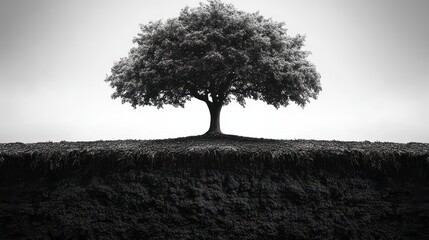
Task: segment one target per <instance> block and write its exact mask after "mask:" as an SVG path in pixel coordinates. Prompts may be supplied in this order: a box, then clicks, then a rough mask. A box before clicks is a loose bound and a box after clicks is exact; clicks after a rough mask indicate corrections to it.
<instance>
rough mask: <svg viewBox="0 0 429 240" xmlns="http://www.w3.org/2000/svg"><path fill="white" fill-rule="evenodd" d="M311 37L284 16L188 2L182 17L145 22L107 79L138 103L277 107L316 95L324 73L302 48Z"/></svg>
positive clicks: (119, 92) (116, 94) (125, 97)
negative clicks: (249, 102) (290, 29)
mask: <svg viewBox="0 0 429 240" xmlns="http://www.w3.org/2000/svg"><path fill="white" fill-rule="evenodd" d="M304 41H305V38H304V36H301V35H297V36H290V35H288V34H287V30H286V28H285V27H284V23H279V22H275V21H273V20H271V19H267V18H264V17H263V16H261V15H260V14H259V13H246V12H243V11H239V10H237V9H235V8H234V6H232V5H229V4H224V3H222V2H220V1H217V0H209V1H208V2H207V4H204V3H200V6H199V7H196V8H189V7H186V8H184V9H183V10H182V11H181V13H180V15H179V17H177V18H172V19H168V20H166V21H156V22H150V23H148V24H146V25H141V33H139V34H138V36H137V37H136V38H135V39H134V43H135V44H136V46H135V47H133V48H132V49H131V51H130V52H129V55H128V57H125V58H122V59H121V60H120V61H119V62H116V63H115V64H114V66H113V67H112V70H111V71H112V74H111V75H110V76H108V77H107V78H106V82H109V83H110V86H111V87H113V88H114V89H115V92H114V93H113V95H112V97H113V98H118V97H120V98H122V101H123V102H124V103H125V102H129V103H130V104H131V105H132V106H133V107H136V106H138V105H142V106H143V105H153V106H157V107H162V106H163V105H164V104H171V105H173V106H182V107H183V106H184V104H185V102H186V101H188V100H190V99H191V98H192V97H194V98H197V99H199V100H202V101H205V102H207V103H216V104H221V105H225V104H228V103H229V102H230V101H231V100H234V99H235V100H236V101H237V102H238V103H240V104H241V105H242V106H244V105H245V99H246V98H251V99H255V100H262V101H265V102H266V103H268V104H270V105H273V106H274V107H276V108H278V107H280V106H287V105H288V104H289V102H290V101H293V102H295V103H296V104H298V105H300V106H305V104H306V103H307V102H308V101H309V99H310V98H316V97H317V95H318V93H319V91H321V86H320V75H319V73H318V72H317V71H316V68H315V66H314V65H313V64H312V63H310V62H309V61H308V60H307V57H308V55H309V54H310V53H309V52H308V51H304V50H302V47H303V45H304Z"/></svg>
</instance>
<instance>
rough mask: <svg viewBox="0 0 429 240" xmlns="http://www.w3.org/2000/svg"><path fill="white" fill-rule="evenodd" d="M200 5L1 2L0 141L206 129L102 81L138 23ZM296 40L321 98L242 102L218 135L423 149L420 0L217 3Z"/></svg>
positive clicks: (427, 130)
mask: <svg viewBox="0 0 429 240" xmlns="http://www.w3.org/2000/svg"><path fill="white" fill-rule="evenodd" d="M199 2H200V1H199V0H174V1H166V0H157V1H147V0H141V1H134V0H103V1H101V0H100V1H95V0H73V1H65V0H49V1H47V0H38V1H36V0H1V1H0V143H7V142H24V143H31V142H46V141H54V142H57V141H63V140H64V141H94V140H117V139H163V138H174V137H183V136H190V135H199V134H203V133H204V132H206V131H207V129H208V126H209V111H208V109H207V106H206V105H205V103H204V102H201V101H199V100H196V99H195V100H192V101H190V102H188V103H187V104H186V105H185V108H174V107H172V106H165V107H164V108H163V109H157V108H156V107H137V108H136V109H134V108H132V107H131V106H130V105H129V104H121V100H120V99H115V100H113V99H111V94H112V93H113V89H112V88H110V87H109V85H108V83H106V82H104V79H105V78H106V76H107V75H108V74H110V68H111V67H112V66H113V63H114V62H115V61H118V60H119V59H120V58H121V57H126V56H127V55H128V51H129V50H130V48H131V47H133V46H134V45H133V43H132V39H133V38H134V37H135V36H137V33H138V32H139V31H140V28H139V24H145V23H148V22H149V21H155V20H159V19H164V20H165V19H168V18H173V17H177V16H178V15H179V12H180V10H181V9H182V8H184V7H185V6H190V7H196V6H198V3H199ZM224 2H226V3H232V4H233V5H234V6H235V7H236V8H237V9H239V10H243V11H246V12H256V11H259V12H260V13H261V14H262V15H263V16H265V17H267V18H272V19H273V20H275V21H279V22H285V24H286V28H288V32H289V33H290V34H292V35H295V34H298V33H299V34H304V35H306V44H305V49H306V50H309V51H311V52H312V55H311V56H310V57H309V59H310V61H311V62H312V63H314V64H315V65H316V67H317V71H318V72H319V73H320V74H321V85H322V91H321V92H320V94H319V97H318V99H317V100H312V101H311V102H310V103H309V104H308V105H307V106H306V107H305V108H301V107H299V106H297V105H295V104H291V105H290V106H288V107H286V108H279V109H275V108H274V107H273V106H271V105H267V104H266V103H264V102H261V101H252V100H248V101H247V105H246V107H245V108H243V107H241V106H240V105H238V104H237V103H235V102H233V103H231V104H229V105H227V106H225V107H224V108H223V109H222V113H221V120H220V121H221V129H222V131H223V132H224V133H227V134H235V135H243V136H250V137H263V138H274V139H316V140H340V141H365V140H368V141H382V142H401V143H407V142H425V143H429V124H428V123H429V107H428V106H429V93H428V90H429V46H428V43H429V27H427V24H428V23H429V14H428V13H429V1H426V0H412V1H410V0H401V1H398V0H359V1H358V0H355V1H344V0H324V1H321V0H297V1H293V0H264V1H257V0H246V1H244V0H224Z"/></svg>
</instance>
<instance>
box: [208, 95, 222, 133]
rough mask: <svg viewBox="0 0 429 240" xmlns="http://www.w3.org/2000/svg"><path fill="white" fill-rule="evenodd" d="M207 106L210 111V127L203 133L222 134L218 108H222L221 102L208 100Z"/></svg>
mask: <svg viewBox="0 0 429 240" xmlns="http://www.w3.org/2000/svg"><path fill="white" fill-rule="evenodd" d="M207 106H208V107H209V111H210V128H209V130H208V131H207V132H206V133H205V135H218V134H222V132H221V131H220V122H219V120H220V110H221V109H222V104H220V103H211V102H208V103H207Z"/></svg>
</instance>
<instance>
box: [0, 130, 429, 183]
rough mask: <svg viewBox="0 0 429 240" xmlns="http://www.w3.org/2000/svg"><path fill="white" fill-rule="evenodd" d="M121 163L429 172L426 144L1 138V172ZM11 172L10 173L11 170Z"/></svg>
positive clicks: (116, 165) (428, 146) (420, 175)
mask: <svg viewBox="0 0 429 240" xmlns="http://www.w3.org/2000/svg"><path fill="white" fill-rule="evenodd" d="M111 168H113V169H118V168H119V169H121V168H150V169H157V168H159V169H178V168H223V169H241V170H244V169H248V170H264V169H277V170H279V171H291V170H292V171H295V170H296V171H301V172H302V171H304V172H309V171H319V170H328V171H331V170H332V171H334V172H338V173H347V172H350V173H364V174H366V175H367V174H369V175H372V176H374V175H376V176H381V175H383V176H390V177H398V176H405V175H406V176H413V177H414V178H418V179H427V178H428V176H429V144H423V143H407V144H399V143H390V142H368V141H365V142H342V141H317V140H272V139H258V138H247V137H240V136H234V135H222V136H191V137H184V138H175V139H165V140H117V141H94V142H45V143H33V144H22V143H8V144H0V173H3V174H4V176H7V175H10V174H16V173H18V172H21V173H26V174H27V175H32V174H36V175H37V174H42V175H43V174H47V173H55V172H61V171H67V170H68V169H71V170H73V171H79V169H81V170H84V171H83V172H89V173H91V174H92V173H93V171H92V170H94V171H104V170H109V169H111ZM10 177H11V176H10Z"/></svg>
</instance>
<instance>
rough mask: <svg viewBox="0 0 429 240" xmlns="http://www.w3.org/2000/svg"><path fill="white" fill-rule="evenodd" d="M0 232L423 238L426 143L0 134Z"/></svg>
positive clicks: (428, 188) (428, 213) (426, 233)
mask: <svg viewBox="0 0 429 240" xmlns="http://www.w3.org/2000/svg"><path fill="white" fill-rule="evenodd" d="M0 226H2V227H1V228H0V239H3V238H4V239H100V238H101V239H106V238H107V239H130V238H140V239H427V238H429V230H428V229H429V144H422V143H408V144H398V143H381V142H340V141H316V140H269V139H255V138H245V137H238V136H231V135H225V136H212V137H207V136H195V137H187V138H177V139H167V140H144V141H142V140H123V141H96V142H59V143H52V142H48V143H35V144H22V143H9V144H0Z"/></svg>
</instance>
